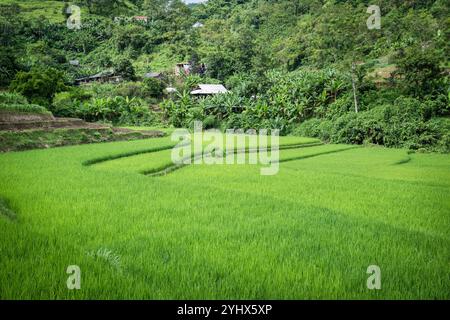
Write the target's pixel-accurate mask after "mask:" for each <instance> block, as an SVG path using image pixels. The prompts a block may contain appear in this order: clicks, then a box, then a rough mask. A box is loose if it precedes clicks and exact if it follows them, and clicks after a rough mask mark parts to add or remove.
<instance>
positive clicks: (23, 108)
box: [0, 103, 52, 115]
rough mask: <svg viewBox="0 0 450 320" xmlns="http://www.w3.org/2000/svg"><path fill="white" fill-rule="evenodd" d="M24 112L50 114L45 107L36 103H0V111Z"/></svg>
mask: <svg viewBox="0 0 450 320" xmlns="http://www.w3.org/2000/svg"><path fill="white" fill-rule="evenodd" d="M2 111H4V112H19V113H21V112H26V113H38V114H50V115H51V114H52V113H51V112H50V111H48V110H47V109H46V108H44V107H42V106H38V105H36V104H4V103H0V112H2Z"/></svg>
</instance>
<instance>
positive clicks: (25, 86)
mask: <svg viewBox="0 0 450 320" xmlns="http://www.w3.org/2000/svg"><path fill="white" fill-rule="evenodd" d="M10 89H11V90H12V91H14V92H18V93H20V94H22V95H24V96H26V97H27V98H28V100H29V101H30V102H31V103H35V104H42V105H44V106H48V105H50V103H51V101H52V99H53V97H54V95H55V93H57V92H61V91H64V90H65V89H66V86H65V85H64V76H63V73H62V72H61V71H58V70H56V69H54V68H35V69H32V70H31V71H29V72H23V71H20V72H18V73H17V74H16V76H15V78H14V80H13V81H12V82H11V84H10Z"/></svg>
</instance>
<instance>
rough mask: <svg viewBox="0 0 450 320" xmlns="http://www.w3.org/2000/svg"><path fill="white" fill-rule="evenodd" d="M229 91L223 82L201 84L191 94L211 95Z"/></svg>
mask: <svg viewBox="0 0 450 320" xmlns="http://www.w3.org/2000/svg"><path fill="white" fill-rule="evenodd" d="M227 92H228V90H227V89H226V88H225V87H224V86H223V85H221V84H199V85H198V87H197V88H196V89H195V90H193V91H191V94H192V95H193V96H209V95H214V94H220V93H227Z"/></svg>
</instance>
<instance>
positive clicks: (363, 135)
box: [293, 98, 450, 152]
mask: <svg viewBox="0 0 450 320" xmlns="http://www.w3.org/2000/svg"><path fill="white" fill-rule="evenodd" d="M428 108H429V105H428V104H426V103H421V102H420V101H418V100H416V99H412V98H398V99H397V100H396V101H395V102H394V104H392V105H383V106H379V107H375V108H373V109H371V110H369V111H364V112H360V113H345V114H343V115H340V116H337V117H335V118H333V119H322V120H321V119H315V118H313V119H311V120H308V121H305V122H303V123H302V124H301V125H300V126H298V127H297V128H296V129H295V130H294V131H293V134H294V135H300V136H309V137H317V138H320V139H322V140H324V141H329V142H332V143H352V144H363V143H368V144H378V145H384V146H386V147H396V148H408V149H413V150H419V149H426V150H430V151H439V152H450V148H449V147H450V145H449V144H448V137H449V132H450V130H449V125H448V121H444V120H443V119H439V118H429V117H428V115H429V114H430V113H429V112H430V111H429V109H428Z"/></svg>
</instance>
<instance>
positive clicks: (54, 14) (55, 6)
mask: <svg viewBox="0 0 450 320" xmlns="http://www.w3.org/2000/svg"><path fill="white" fill-rule="evenodd" d="M2 4H18V5H19V7H20V9H21V12H20V15H21V16H23V17H24V18H26V19H30V18H32V17H33V18H39V17H42V16H43V17H45V18H46V19H48V20H49V21H50V22H54V23H63V22H65V21H66V18H65V16H64V15H63V13H62V10H63V7H64V2H62V1H41V0H40V1H35V0H2Z"/></svg>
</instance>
